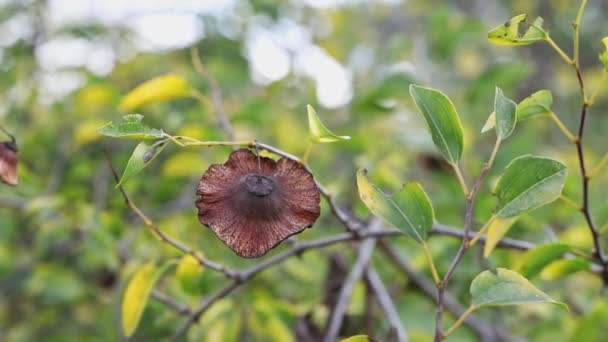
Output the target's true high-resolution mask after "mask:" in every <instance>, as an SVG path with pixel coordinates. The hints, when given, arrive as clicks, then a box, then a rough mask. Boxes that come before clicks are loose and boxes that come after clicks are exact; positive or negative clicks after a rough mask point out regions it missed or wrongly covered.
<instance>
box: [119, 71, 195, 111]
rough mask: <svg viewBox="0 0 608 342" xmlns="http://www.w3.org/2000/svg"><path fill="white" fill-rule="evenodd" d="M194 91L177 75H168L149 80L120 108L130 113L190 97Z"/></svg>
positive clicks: (133, 91) (133, 92) (126, 97)
mask: <svg viewBox="0 0 608 342" xmlns="http://www.w3.org/2000/svg"><path fill="white" fill-rule="evenodd" d="M191 91H192V89H191V87H190V85H189V84H188V82H187V81H186V80H185V79H183V78H182V77H180V76H177V75H175V74H167V75H163V76H159V77H155V78H153V79H151V80H147V81H145V82H144V83H142V84H140V85H138V86H137V87H135V89H133V90H131V91H130V92H129V93H128V94H127V95H125V97H124V98H123V99H122V101H121V102H120V105H119V106H118V108H119V109H120V110H121V111H125V112H129V111H133V110H134V109H137V108H139V107H141V106H144V105H147V104H151V103H157V102H162V101H168V100H172V99H175V98H179V97H185V96H188V95H189V94H190V93H191Z"/></svg>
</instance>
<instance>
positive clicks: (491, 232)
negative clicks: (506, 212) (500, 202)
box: [483, 216, 518, 258]
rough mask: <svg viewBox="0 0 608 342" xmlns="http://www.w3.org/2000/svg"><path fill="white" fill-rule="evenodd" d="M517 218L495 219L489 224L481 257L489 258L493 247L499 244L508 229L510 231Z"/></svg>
mask: <svg viewBox="0 0 608 342" xmlns="http://www.w3.org/2000/svg"><path fill="white" fill-rule="evenodd" d="M517 218H518V217H517V216H516V217H509V218H501V217H495V218H494V219H493V220H492V222H490V227H488V235H487V238H486V243H485V245H484V246H483V256H484V257H485V258H487V257H489V256H490V254H491V253H492V251H493V250H494V247H496V245H497V244H498V242H500V239H502V238H503V237H504V236H505V235H506V234H507V232H508V231H509V229H511V227H512V226H513V224H514V223H515V221H517Z"/></svg>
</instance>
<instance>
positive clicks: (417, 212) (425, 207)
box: [357, 170, 435, 243]
mask: <svg viewBox="0 0 608 342" xmlns="http://www.w3.org/2000/svg"><path fill="white" fill-rule="evenodd" d="M357 187H358V189H359V197H361V200H362V201H363V203H365V205H366V206H367V207H368V208H369V210H370V211H371V212H372V213H374V215H376V216H378V217H379V218H381V219H383V220H384V221H386V222H388V223H390V224H391V225H393V226H394V227H396V228H398V229H400V230H401V231H402V232H404V233H406V234H407V235H409V236H411V237H412V238H413V239H414V240H416V241H418V242H420V243H422V242H423V241H425V240H426V238H427V236H428V232H429V231H430V230H431V229H432V228H433V222H434V219H435V214H434V212H433V206H432V204H431V201H430V200H429V198H428V196H427V195H426V193H425V192H424V190H423V189H422V187H421V186H420V184H418V183H413V182H411V183H408V184H406V185H405V186H404V187H403V188H402V189H401V190H400V191H399V192H397V193H395V194H393V195H392V196H389V195H387V194H385V193H384V192H383V191H382V190H380V189H379V188H378V187H377V186H376V185H374V184H373V183H371V182H370V180H369V178H368V176H367V170H359V171H357Z"/></svg>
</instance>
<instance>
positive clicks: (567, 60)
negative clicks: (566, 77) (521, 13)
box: [545, 34, 574, 64]
mask: <svg viewBox="0 0 608 342" xmlns="http://www.w3.org/2000/svg"><path fill="white" fill-rule="evenodd" d="M545 40H546V41H547V43H549V45H551V47H552V48H553V50H555V51H556V52H557V53H558V54H559V56H560V57H561V58H562V59H563V60H564V61H565V62H566V63H568V64H574V62H573V60H572V59H571V58H570V57H568V55H567V54H566V53H565V52H564V50H562V49H561V48H560V47H559V46H558V45H557V44H555V42H554V41H553V39H552V38H551V36H549V35H548V34H547V36H546V38H545Z"/></svg>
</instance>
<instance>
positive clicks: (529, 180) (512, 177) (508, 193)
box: [495, 155, 567, 218]
mask: <svg viewBox="0 0 608 342" xmlns="http://www.w3.org/2000/svg"><path fill="white" fill-rule="evenodd" d="M566 174H567V169H566V166H565V165H564V164H562V163H560V162H558V161H556V160H553V159H549V158H543V157H535V156H531V155H526V156H521V157H518V158H515V159H514V160H513V161H511V163H510V164H509V165H507V168H506V169H505V172H504V173H503V174H502V176H501V177H500V179H499V180H498V184H497V185H496V190H495V193H496V196H497V197H498V206H497V209H496V215H497V216H498V217H503V218H507V217H513V216H517V215H519V214H521V213H524V212H527V211H530V210H533V209H536V208H538V207H540V206H543V205H545V204H547V203H550V202H553V201H554V200H556V199H557V198H558V197H559V196H560V195H561V193H562V189H563V187H564V183H565V181H566Z"/></svg>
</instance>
